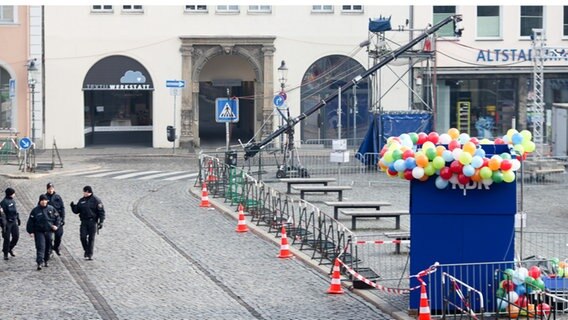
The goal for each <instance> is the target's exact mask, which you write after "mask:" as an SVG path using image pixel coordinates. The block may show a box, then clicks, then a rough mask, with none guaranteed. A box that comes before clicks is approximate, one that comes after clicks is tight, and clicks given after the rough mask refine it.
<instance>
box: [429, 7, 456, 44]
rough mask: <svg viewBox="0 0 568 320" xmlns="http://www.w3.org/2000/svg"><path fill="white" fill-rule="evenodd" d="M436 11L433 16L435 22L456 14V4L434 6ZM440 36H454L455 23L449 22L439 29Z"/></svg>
mask: <svg viewBox="0 0 568 320" xmlns="http://www.w3.org/2000/svg"><path fill="white" fill-rule="evenodd" d="M433 10H434V12H433V16H432V22H433V24H437V23H438V22H440V21H442V20H444V19H446V18H447V17H449V16H451V15H454V14H456V6H434V9H433ZM438 36H440V37H454V27H453V24H451V23H450V24H447V25H445V26H443V27H442V28H440V29H439V30H438Z"/></svg>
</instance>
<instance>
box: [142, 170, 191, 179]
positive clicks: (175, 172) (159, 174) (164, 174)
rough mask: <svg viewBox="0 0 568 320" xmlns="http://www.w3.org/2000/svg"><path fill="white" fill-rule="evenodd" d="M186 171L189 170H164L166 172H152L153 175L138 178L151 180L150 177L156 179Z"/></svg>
mask: <svg viewBox="0 0 568 320" xmlns="http://www.w3.org/2000/svg"><path fill="white" fill-rule="evenodd" d="M185 172H187V171H172V172H164V173H158V174H152V175H149V176H145V177H142V178H138V180H149V179H155V178H161V177H167V176H173V175H176V174H180V173H185Z"/></svg>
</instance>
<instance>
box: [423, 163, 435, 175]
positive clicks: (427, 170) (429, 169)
mask: <svg viewBox="0 0 568 320" xmlns="http://www.w3.org/2000/svg"><path fill="white" fill-rule="evenodd" d="M434 172H436V169H434V166H433V165H432V163H431V162H429V163H428V164H427V165H426V167H425V168H424V174H425V175H427V176H431V175H433V174H434Z"/></svg>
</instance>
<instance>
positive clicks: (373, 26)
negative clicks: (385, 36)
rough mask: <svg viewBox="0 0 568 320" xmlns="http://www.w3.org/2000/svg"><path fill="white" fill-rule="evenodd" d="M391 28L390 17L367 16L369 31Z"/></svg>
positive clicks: (382, 30) (381, 30)
mask: <svg viewBox="0 0 568 320" xmlns="http://www.w3.org/2000/svg"><path fill="white" fill-rule="evenodd" d="M389 30H392V28H391V17H388V19H387V17H382V16H380V17H378V18H375V19H370V18H369V31H371V32H384V31H389Z"/></svg>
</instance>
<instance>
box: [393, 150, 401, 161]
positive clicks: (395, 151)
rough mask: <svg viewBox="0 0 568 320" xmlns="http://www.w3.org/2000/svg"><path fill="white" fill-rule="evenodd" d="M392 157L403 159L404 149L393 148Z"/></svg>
mask: <svg viewBox="0 0 568 320" xmlns="http://www.w3.org/2000/svg"><path fill="white" fill-rule="evenodd" d="M392 158H393V160H398V159H402V151H400V150H399V149H395V150H393V151H392Z"/></svg>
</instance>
